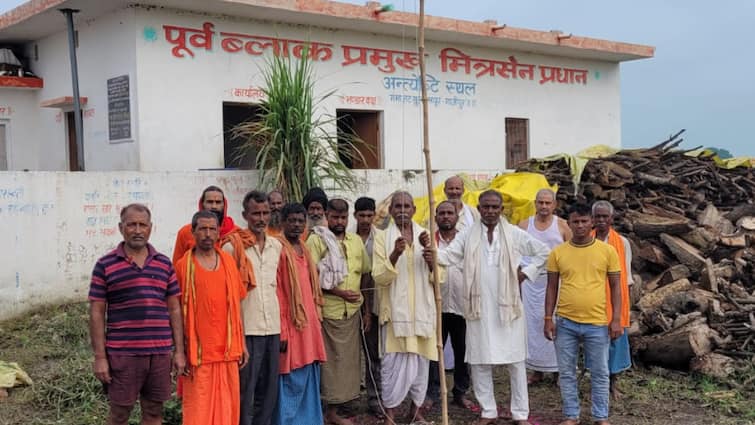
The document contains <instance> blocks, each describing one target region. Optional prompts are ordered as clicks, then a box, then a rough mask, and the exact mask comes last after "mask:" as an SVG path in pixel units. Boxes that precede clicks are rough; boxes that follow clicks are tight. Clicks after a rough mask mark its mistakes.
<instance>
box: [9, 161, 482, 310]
mask: <svg viewBox="0 0 755 425" xmlns="http://www.w3.org/2000/svg"><path fill="white" fill-rule="evenodd" d="M471 173H472V174H475V175H477V177H479V178H488V177H492V176H494V175H495V173H496V172H495V171H477V172H471ZM451 174H454V172H451V171H444V172H439V173H436V174H434V176H433V179H434V182H435V184H440V183H442V182H443V180H445V179H446V178H447V177H448V176H450V175H451ZM360 177H361V178H362V179H364V182H365V184H364V186H363V188H362V189H363V191H361V192H360V193H358V194H356V193H355V194H341V195H343V196H345V197H347V198H348V199H349V200H352V201H353V200H354V199H356V198H357V197H358V196H364V195H367V196H372V197H374V198H376V199H377V200H378V201H380V200H382V199H384V198H385V197H386V196H387V195H388V194H390V193H391V192H393V191H394V190H397V189H404V190H409V191H410V192H411V193H414V194H416V195H417V196H424V195H425V194H426V193H427V190H426V177H425V175H424V173H416V172H413V171H406V172H404V171H397V170H376V171H365V172H362V173H361V174H360ZM256 182H257V179H256V175H255V174H254V173H249V172H238V171H217V172H155V173H138V172H87V173H66V172H3V173H0V234H2V235H3V241H4V243H3V244H2V247H0V320H2V319H4V318H8V317H11V316H14V315H16V314H19V313H21V312H23V311H25V310H28V309H30V308H33V307H36V306H39V305H44V304H52V303H58V302H62V301H69V300H84V299H86V296H87V290H88V285H89V279H90V273H91V271H92V267H93V266H94V263H95V262H96V260H97V259H98V258H99V257H100V256H102V255H104V254H105V253H106V252H108V251H109V250H110V249H112V248H113V247H114V246H115V245H116V244H117V243H118V242H120V240H121V236H120V234H119V232H118V221H119V216H118V214H119V210H120V208H121V207H122V206H124V205H126V204H129V203H131V202H141V203H145V204H147V205H148V206H149V207H150V208H151V209H152V214H153V223H154V227H153V232H152V237H151V242H152V244H154V245H155V247H156V248H157V249H158V250H159V251H161V252H163V253H165V254H167V255H168V256H171V255H172V251H173V245H174V243H175V237H176V232H177V231H178V229H179V228H180V227H181V226H183V225H184V224H186V223H187V222H188V221H189V220H190V219H191V216H192V214H194V212H195V211H196V210H197V201H198V198H199V195H200V193H201V191H202V189H203V188H205V187H206V186H209V185H217V186H220V187H221V188H222V189H223V190H224V191H225V193H226V196H227V197H228V199H229V213H230V215H231V216H232V217H233V218H234V219H235V220H236V222H237V224H239V225H241V226H244V225H245V223H244V222H243V220H242V218H241V200H242V199H243V197H244V194H246V192H247V191H249V190H251V189H252V188H254V187H255V186H256ZM325 189H326V191H327V192H329V194H331V195H332V193H333V192H332V191H331V190H330V189H329V188H327V187H326V188H325Z"/></svg>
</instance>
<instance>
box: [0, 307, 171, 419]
mask: <svg viewBox="0 0 755 425" xmlns="http://www.w3.org/2000/svg"><path fill="white" fill-rule="evenodd" d="M88 318H89V317H88V312H87V305H86V304H85V303H78V304H69V305H61V306H55V307H48V308H44V309H41V310H37V311H35V312H32V313H29V314H27V315H24V316H22V317H19V318H16V319H13V320H9V321H6V322H2V323H0V359H3V360H7V361H14V362H17V363H19V365H20V366H21V368H22V369H24V370H25V371H26V372H27V373H28V374H29V375H30V376H31V378H32V380H33V381H34V385H32V386H31V387H20V388H14V389H12V390H11V391H10V397H9V398H8V400H6V401H5V402H3V409H2V410H3V414H2V415H0V424H22V423H23V424H34V425H48V424H77V425H95V424H97V425H101V424H103V423H104V422H105V418H106V417H107V411H108V407H107V400H106V398H105V395H104V393H103V391H102V385H101V384H100V382H99V381H97V380H96V379H95V377H94V375H93V374H92V352H91V348H90V346H89V330H88V325H87V323H88ZM138 415H139V412H138V409H135V411H134V413H133V414H132V417H131V420H130V423H132V424H138V423H139V420H138V418H139V416H138ZM180 423H181V417H180V403H178V402H177V401H172V402H170V403H168V404H166V420H165V424H175V425H179V424H180Z"/></svg>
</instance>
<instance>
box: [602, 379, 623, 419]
mask: <svg viewBox="0 0 755 425" xmlns="http://www.w3.org/2000/svg"><path fill="white" fill-rule="evenodd" d="M623 395H624V394H622V393H621V391H619V388H618V387H617V386H616V385H614V386H613V387H611V400H612V401H619V400H621V397H622V396H623ZM596 423H597V422H596Z"/></svg>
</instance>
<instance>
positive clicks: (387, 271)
mask: <svg viewBox="0 0 755 425" xmlns="http://www.w3.org/2000/svg"><path fill="white" fill-rule="evenodd" d="M389 212H390V214H391V217H392V220H391V223H390V224H389V225H388V227H387V228H386V229H385V230H382V231H380V230H378V231H376V233H375V240H374V247H373V260H372V278H373V280H374V281H375V286H376V287H377V288H378V298H379V303H378V305H379V307H380V314H379V319H378V320H379V322H380V337H381V350H380V351H381V353H383V354H382V357H381V365H380V367H381V370H380V375H381V382H382V387H381V391H382V394H381V396H382V398H383V404H384V406H385V410H386V416H387V417H388V419H389V421H391V422H392V421H393V419H394V409H395V408H396V407H398V406H399V405H400V404H401V403H402V402H403V401H404V399H405V398H406V396H407V395H409V396H410V397H411V399H412V408H411V410H410V413H409V416H410V417H409V419H410V420H409V422H410V423H411V422H415V421H417V422H420V421H423V420H424V419H423V418H422V415H421V413H420V409H419V408H420V406H422V403H423V402H424V400H425V393H426V392H427V382H428V371H429V369H428V368H429V365H430V363H429V362H430V360H437V359H438V351H437V348H436V327H435V326H436V315H435V313H436V309H435V298H434V293H433V287H432V285H431V284H430V280H429V279H430V275H429V267H428V265H427V263H426V261H425V259H424V257H423V249H422V244H421V243H420V242H419V237H420V234H422V232H423V230H424V229H423V228H421V227H420V226H418V225H417V224H415V223H414V222H412V216H413V215H414V212H415V207H414V200H413V199H412V196H411V195H410V194H409V193H407V192H397V193H395V194H394V195H393V197H392V199H391V205H390V209H389Z"/></svg>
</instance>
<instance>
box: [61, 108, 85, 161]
mask: <svg viewBox="0 0 755 425" xmlns="http://www.w3.org/2000/svg"><path fill="white" fill-rule="evenodd" d="M65 114H66V141H67V143H68V170H69V171H84V170H83V169H82V168H81V166H80V164H79V146H78V144H76V122H75V120H74V113H73V111H70V112H66V113H65ZM82 125H83V120H82Z"/></svg>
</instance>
